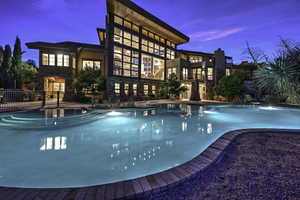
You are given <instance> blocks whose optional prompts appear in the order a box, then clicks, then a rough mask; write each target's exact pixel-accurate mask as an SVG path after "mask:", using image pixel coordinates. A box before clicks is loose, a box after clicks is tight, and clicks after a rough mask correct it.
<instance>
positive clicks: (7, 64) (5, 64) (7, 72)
mask: <svg viewBox="0 0 300 200" xmlns="http://www.w3.org/2000/svg"><path fill="white" fill-rule="evenodd" d="M1 82H2V86H3V87H4V88H10V87H11V48H10V46H9V45H6V46H5V49H4V53H3V61H2V66H1Z"/></svg>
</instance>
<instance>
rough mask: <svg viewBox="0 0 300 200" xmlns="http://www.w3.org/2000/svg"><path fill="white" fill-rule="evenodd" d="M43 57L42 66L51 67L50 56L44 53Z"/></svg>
mask: <svg viewBox="0 0 300 200" xmlns="http://www.w3.org/2000/svg"><path fill="white" fill-rule="evenodd" d="M42 57H43V58H42V65H45V66H47V65H49V55H48V54H45V53H43V56H42Z"/></svg>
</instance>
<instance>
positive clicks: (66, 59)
mask: <svg viewBox="0 0 300 200" xmlns="http://www.w3.org/2000/svg"><path fill="white" fill-rule="evenodd" d="M69 65H70V56H69V55H64V67H69Z"/></svg>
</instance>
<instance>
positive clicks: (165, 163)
mask: <svg viewBox="0 0 300 200" xmlns="http://www.w3.org/2000/svg"><path fill="white" fill-rule="evenodd" d="M0 118H1V120H0V186H10V187H26V188H62V187H81V186H91V185H98V184H106V183H113V182H118V181H122V180H128V179H133V178H137V177H141V176H145V175H150V174H153V173H157V172H160V171H163V170H166V169H169V168H172V167H175V166H177V165H180V164H183V163H185V162H187V161H189V160H191V159H192V158H194V157H195V156H197V155H198V154H199V153H201V152H202V151H203V150H205V149H206V148H207V147H208V146H209V145H210V144H211V143H213V142H214V141H215V140H216V139H217V138H219V137H220V136H221V135H222V134H224V133H225V132H227V131H230V130H236V129H243V128H289V129H300V110H297V109H287V108H276V107H259V106H231V105H226V106H195V105H168V106H160V107H157V108H153V109H129V110H122V111H93V112H86V111H84V110H63V109H58V110H56V109H55V110H46V111H41V112H31V113H19V114H2V115H0Z"/></svg>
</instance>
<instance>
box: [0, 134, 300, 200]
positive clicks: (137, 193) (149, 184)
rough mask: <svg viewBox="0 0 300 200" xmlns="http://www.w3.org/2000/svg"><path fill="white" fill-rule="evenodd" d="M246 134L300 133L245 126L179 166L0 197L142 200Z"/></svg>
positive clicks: (215, 158)
mask: <svg viewBox="0 0 300 200" xmlns="http://www.w3.org/2000/svg"><path fill="white" fill-rule="evenodd" d="M245 133H261V134H263V133H300V130H289V129H243V130H236V131H231V132H228V133H225V134H224V135H223V136H222V137H220V138H219V139H217V140H216V141H215V142H214V143H213V144H211V145H210V146H209V147H208V148H207V149H206V150H205V151H204V152H202V153H201V154H199V155H198V156H197V157H195V158H194V159H192V160H191V161H188V162H186V163H184V164H182V165H180V166H178V167H175V168H172V169H169V170H166V171H163V172H160V173H157V174H153V175H149V176H146V177H141V178H137V179H133V180H128V181H123V182H118V183H112V184H106V185H99V186H92V187H83V188H65V189H63V188H62V189H23V188H6V187H0V200H2V199H3V200H111V199H142V198H143V197H146V196H149V194H157V193H162V192H163V191H165V190H167V189H168V188H172V187H174V186H176V185H178V184H180V183H183V182H186V181H189V179H191V178H193V177H195V176H198V175H199V174H201V173H203V172H204V170H205V169H207V168H208V167H210V166H211V165H212V164H214V163H217V162H219V161H220V160H221V159H222V156H223V155H224V153H225V151H226V149H227V147H228V146H229V145H230V144H231V143H232V141H233V140H235V139H236V137H237V136H239V135H241V134H245Z"/></svg>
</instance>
